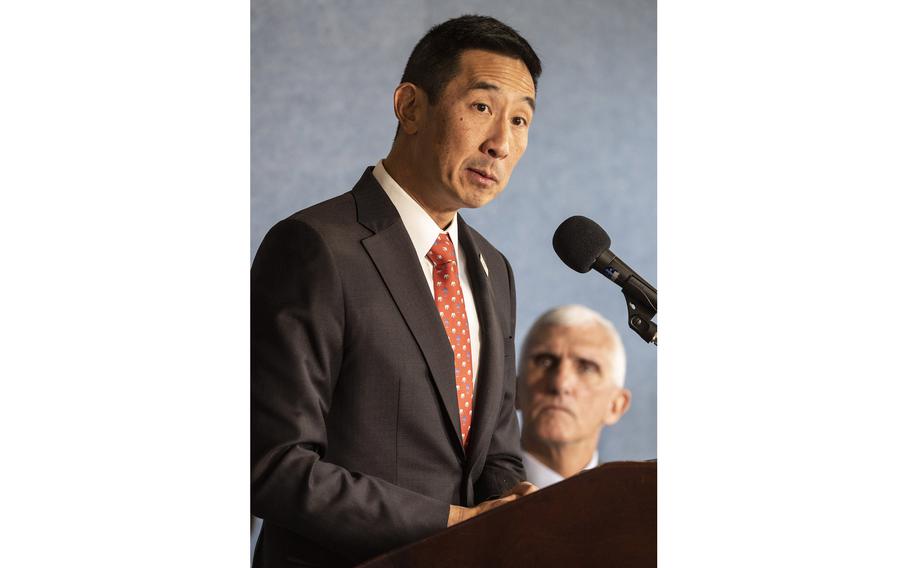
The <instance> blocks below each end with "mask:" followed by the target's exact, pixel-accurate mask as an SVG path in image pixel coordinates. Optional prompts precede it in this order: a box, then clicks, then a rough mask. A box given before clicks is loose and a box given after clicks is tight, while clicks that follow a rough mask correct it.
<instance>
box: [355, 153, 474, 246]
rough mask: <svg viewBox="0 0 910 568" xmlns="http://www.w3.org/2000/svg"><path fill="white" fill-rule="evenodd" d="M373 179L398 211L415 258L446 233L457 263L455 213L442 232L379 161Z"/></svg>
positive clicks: (456, 220) (456, 219)
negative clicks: (450, 240)
mask: <svg viewBox="0 0 910 568" xmlns="http://www.w3.org/2000/svg"><path fill="white" fill-rule="evenodd" d="M373 177H375V178H376V181H378V182H379V185H380V186H382V189H383V191H385V193H386V195H388V196H389V199H390V200H391V201H392V205H394V206H395V209H397V210H398V215H399V216H401V221H402V223H404V228H405V229H406V230H407V232H408V236H410V237H411V242H412V243H413V244H414V249H415V250H416V251H417V256H418V257H419V258H423V257H424V256H425V255H426V254H427V253H428V252H429V251H430V248H431V247H432V246H433V244H434V243H435V242H436V238H437V237H439V233H448V234H449V238H451V239H452V245H454V249H455V254H456V257H457V258H458V260H459V261H460V260H461V258H460V256H459V255H458V214H457V213H456V214H455V217H453V218H452V222H451V223H449V226H448V228H447V229H445V230H442V229H440V228H439V225H437V224H436V221H434V220H433V218H432V217H430V214H429V213H427V212H426V211H424V209H423V207H421V206H420V204H419V203H417V202H416V201H414V198H413V197H411V196H410V195H409V194H408V192H406V191H405V190H404V188H402V187H401V186H400V185H398V182H396V181H395V180H394V179H392V176H390V175H389V172H387V171H386V169H385V167H384V166H383V165H382V160H379V162H378V163H377V164H376V167H374V168H373Z"/></svg>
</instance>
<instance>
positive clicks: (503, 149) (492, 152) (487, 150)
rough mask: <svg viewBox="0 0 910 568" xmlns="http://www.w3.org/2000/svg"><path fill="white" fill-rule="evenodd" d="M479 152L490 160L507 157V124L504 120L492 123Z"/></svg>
mask: <svg viewBox="0 0 910 568" xmlns="http://www.w3.org/2000/svg"><path fill="white" fill-rule="evenodd" d="M481 150H482V151H483V153H484V154H486V155H488V156H490V157H491V158H498V159H502V158H505V157H507V156H508V155H509V123H508V121H507V120H506V119H502V120H496V121H494V122H493V124H492V125H491V126H490V131H489V132H488V133H487V139H486V140H485V141H484V143H483V147H482V148H481Z"/></svg>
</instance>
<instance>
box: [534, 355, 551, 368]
mask: <svg viewBox="0 0 910 568" xmlns="http://www.w3.org/2000/svg"><path fill="white" fill-rule="evenodd" d="M534 363H535V364H536V365H537V366H538V367H543V368H544V369H546V368H548V367H552V366H553V357H552V356H550V355H538V356H537V357H535V358H534Z"/></svg>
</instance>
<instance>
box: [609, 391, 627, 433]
mask: <svg viewBox="0 0 910 568" xmlns="http://www.w3.org/2000/svg"><path fill="white" fill-rule="evenodd" d="M630 404H632V391H630V390H629V389H617V391H616V394H614V395H613V399H612V400H611V401H610V403H609V404H607V409H606V411H605V412H604V425H606V426H612V425H614V424H616V423H617V422H619V419H620V418H622V415H623V414H625V413H626V411H627V410H629V405H630Z"/></svg>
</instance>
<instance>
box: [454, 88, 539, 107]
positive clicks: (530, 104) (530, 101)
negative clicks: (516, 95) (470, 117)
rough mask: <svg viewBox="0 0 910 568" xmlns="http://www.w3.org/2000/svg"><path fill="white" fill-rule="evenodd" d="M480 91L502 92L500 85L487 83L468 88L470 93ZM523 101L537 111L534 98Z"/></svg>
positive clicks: (524, 98)
mask: <svg viewBox="0 0 910 568" xmlns="http://www.w3.org/2000/svg"><path fill="white" fill-rule="evenodd" d="M478 89H479V90H481V91H499V90H501V89H500V88H499V85H494V84H493V83H487V82H486V81H477V82H476V83H472V84H471V86H470V87H468V90H469V91H474V90H478ZM523 100H524V101H525V102H526V103H528V106H530V107H531V110H536V106H535V105H534V97H523Z"/></svg>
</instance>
